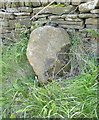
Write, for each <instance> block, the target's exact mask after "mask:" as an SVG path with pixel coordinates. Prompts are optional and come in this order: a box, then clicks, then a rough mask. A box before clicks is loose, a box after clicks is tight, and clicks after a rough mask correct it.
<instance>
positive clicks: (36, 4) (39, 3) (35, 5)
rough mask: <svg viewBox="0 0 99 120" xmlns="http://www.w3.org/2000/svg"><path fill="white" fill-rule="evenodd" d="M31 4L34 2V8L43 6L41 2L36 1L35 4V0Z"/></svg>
mask: <svg viewBox="0 0 99 120" xmlns="http://www.w3.org/2000/svg"><path fill="white" fill-rule="evenodd" d="M31 2H32V5H33V7H38V6H40V5H41V2H40V0H36V1H35V2H34V0H31Z"/></svg>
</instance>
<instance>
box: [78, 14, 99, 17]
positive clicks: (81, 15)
mask: <svg viewBox="0 0 99 120" xmlns="http://www.w3.org/2000/svg"><path fill="white" fill-rule="evenodd" d="M78 16H79V18H97V17H99V15H98V14H91V13H83V14H79V15H78Z"/></svg>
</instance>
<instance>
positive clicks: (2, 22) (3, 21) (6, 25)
mask: <svg viewBox="0 0 99 120" xmlns="http://www.w3.org/2000/svg"><path fill="white" fill-rule="evenodd" d="M0 23H1V25H2V27H8V26H9V25H8V20H6V19H0Z"/></svg>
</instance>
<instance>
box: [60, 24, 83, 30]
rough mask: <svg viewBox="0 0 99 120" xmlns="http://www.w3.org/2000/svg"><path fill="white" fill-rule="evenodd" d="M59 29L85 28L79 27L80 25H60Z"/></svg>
mask: <svg viewBox="0 0 99 120" xmlns="http://www.w3.org/2000/svg"><path fill="white" fill-rule="evenodd" d="M59 27H62V28H64V29H67V28H70V29H83V28H84V25H83V26H79V25H59Z"/></svg>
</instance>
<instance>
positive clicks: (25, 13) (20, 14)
mask: <svg viewBox="0 0 99 120" xmlns="http://www.w3.org/2000/svg"><path fill="white" fill-rule="evenodd" d="M14 15H16V16H25V15H30V13H27V12H19V13H14Z"/></svg>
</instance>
